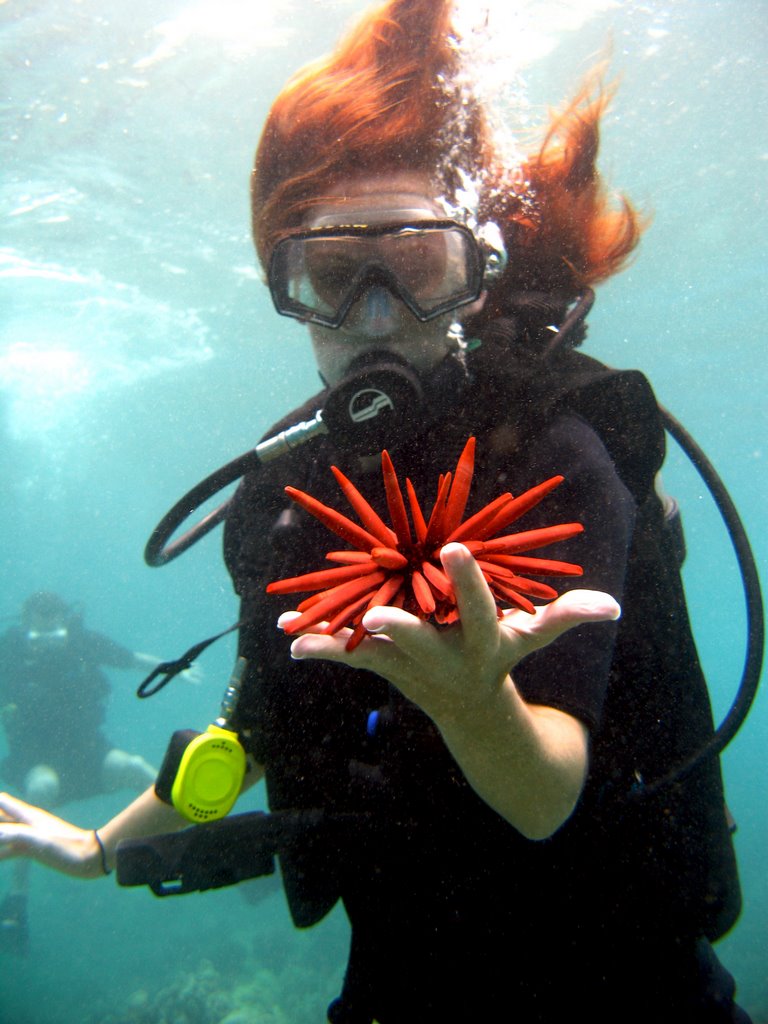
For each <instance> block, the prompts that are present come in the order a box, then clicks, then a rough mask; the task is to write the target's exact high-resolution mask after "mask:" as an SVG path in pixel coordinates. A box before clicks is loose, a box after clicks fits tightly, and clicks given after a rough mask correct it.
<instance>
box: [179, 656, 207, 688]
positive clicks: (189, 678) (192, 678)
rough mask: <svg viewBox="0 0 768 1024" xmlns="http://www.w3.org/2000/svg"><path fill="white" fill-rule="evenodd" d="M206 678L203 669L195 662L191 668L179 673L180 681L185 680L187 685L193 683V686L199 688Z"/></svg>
mask: <svg viewBox="0 0 768 1024" xmlns="http://www.w3.org/2000/svg"><path fill="white" fill-rule="evenodd" d="M204 678H205V673H204V672H203V667H202V665H201V664H200V663H199V662H197V661H193V662H192V664H191V665H190V666H189V668H185V669H184V671H183V672H180V673H179V679H183V680H184V682H185V683H192V685H193V686H199V685H200V683H202V681H203V679H204Z"/></svg>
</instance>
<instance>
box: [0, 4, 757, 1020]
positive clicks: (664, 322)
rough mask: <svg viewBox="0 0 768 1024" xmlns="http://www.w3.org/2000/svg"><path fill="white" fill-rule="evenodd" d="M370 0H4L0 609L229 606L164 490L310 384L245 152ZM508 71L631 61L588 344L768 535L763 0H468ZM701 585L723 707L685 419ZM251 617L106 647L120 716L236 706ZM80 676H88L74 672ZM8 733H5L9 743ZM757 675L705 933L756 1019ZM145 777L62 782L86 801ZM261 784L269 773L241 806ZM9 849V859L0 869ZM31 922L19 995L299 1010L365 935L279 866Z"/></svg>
mask: <svg viewBox="0 0 768 1024" xmlns="http://www.w3.org/2000/svg"><path fill="white" fill-rule="evenodd" d="M365 6H366V4H364V3H363V2H362V0H240V2H237V0H198V2H194V0H186V2H184V0H131V2H130V3H122V2H119V0H4V2H3V0H0V72H1V75H2V81H1V85H0V104H1V106H2V112H1V115H0V116H1V118H2V140H3V141H2V166H1V167H0V188H1V189H2V203H1V207H0V219H1V222H2V228H3V230H2V237H1V238H0V403H1V404H0V432H1V437H0V473H1V474H2V477H1V479H2V489H1V490H0V563H1V564H2V580H3V585H2V592H1V593H0V618H2V619H3V622H2V623H0V625H2V626H3V628H4V627H5V626H7V625H9V624H10V623H11V622H12V621H14V619H15V617H16V616H17V615H18V610H19V607H20V605H21V603H22V602H23V600H24V599H25V598H26V597H27V596H28V594H29V593H31V592H32V591H34V590H37V589H52V590H55V591H57V592H59V593H61V594H62V595H63V596H64V597H66V598H67V599H68V600H70V601H73V602H80V603H81V604H82V608H83V609H84V613H85V621H86V624H87V625H88V626H90V627H92V628H94V629H98V630H102V631H104V632H106V633H108V634H109V635H110V636H112V637H113V638H114V639H116V640H118V641H119V642H121V643H123V644H125V645H126V646H128V647H131V648H133V649H134V650H139V651H148V652H151V653H154V654H157V655H159V656H162V657H164V658H173V657H176V656H178V655H179V654H181V653H182V652H183V651H184V650H186V648H187V647H188V646H190V645H191V644H192V643H193V642H195V641H197V640H199V639H201V638H202V637H206V636H209V635H211V634H213V633H215V632H217V631H218V630H220V629H223V628H225V627H226V626H228V625H230V624H231V623H232V622H234V621H235V619H236V616H237V605H236V601H235V599H234V595H233V593H232V590H231V587H230V583H229V578H228V576H227V573H226V570H225V569H224V566H223V563H222V560H221V555H220V541H221V533H220V531H217V532H216V533H214V534H212V535H210V536H209V537H207V538H206V539H205V540H204V541H202V542H201V543H200V544H199V545H198V546H197V547H195V548H194V549H193V550H192V551H191V552H189V553H188V554H186V555H185V556H184V557H182V558H181V559H179V560H178V561H176V562H173V563H172V564H171V565H169V566H168V567H166V568H163V569H162V570H157V569H149V568H147V567H146V566H145V564H144V562H143V559H142V551H143V547H144V544H145V542H146V539H147V537H148V535H149V533H150V531H151V530H152V528H153V527H154V526H155V524H156V523H157V521H158V520H159V519H160V517H161V516H162V515H163V513H164V512H165V511H166V510H167V509H168V508H169V507H170V506H171V505H172V504H173V503H174V502H175V501H176V500H177V498H179V497H180V496H181V494H182V493H184V492H185V491H186V490H188V489H189V487H190V486H192V484H194V483H196V482H197V481H198V480H199V479H201V478H202V477H203V476H205V475H207V474H208V473H209V472H211V471H212V470H213V469H215V468H216V467H218V466H219V465H221V464H222V463H224V462H227V461H229V460H230V459H231V458H233V457H234V456H235V455H238V454H240V453H241V452H243V451H245V450H247V449H248V448H250V447H252V445H253V444H254V443H255V442H256V441H257V440H258V438H259V437H260V436H261V435H262V433H263V432H264V431H265V430H266V429H267V428H268V427H269V425H270V424H271V423H272V422H274V421H275V420H276V419H277V418H278V417H280V416H282V415H283V414H284V413H285V412H286V411H287V410H289V409H290V408H292V407H293V406H295V405H296V404H298V403H299V402H300V401H302V400H303V399H304V398H306V397H307V396H308V395H309V394H311V393H313V392H314V391H315V390H317V377H316V372H315V369H314V364H313V361H312V359H311V355H310V350H309V344H308V340H307V339H306V338H305V335H304V331H303V330H302V328H301V327H300V326H298V325H296V324H294V323H293V322H290V321H288V320H286V319H283V318H280V317H278V316H277V315H276V314H275V312H274V310H273V308H272V305H271V300H270V298H269V294H268V292H267V290H266V289H265V288H264V286H263V285H262V283H261V281H260V278H259V274H258V272H257V269H256V263H255V258H254V255H253V251H252V247H251V242H250V236H249V210H248V174H249V170H250V166H251V160H252V156H253V151H254V149H255V146H256V142H257V139H258V135H259V131H260V128H261V125H262V123H263V121H264V118H265V115H266V113H267V110H268V108H269V105H270V103H271V102H272V100H273V99H274V97H275V95H276V94H277V92H278V91H279V89H280V88H281V87H282V85H283V83H284V81H285V79H286V78H287V77H288V75H289V74H290V73H291V72H293V71H294V70H295V69H296V68H297V67H298V66H299V65H300V64H302V63H304V62H305V61H307V60H309V59H311V58H313V57H316V56H319V55H321V54H322V53H324V52H325V51H327V49H328V48H330V46H331V45H332V44H333V42H334V41H335V39H336V38H337V36H338V34H339V32H340V31H341V30H342V29H343V28H344V27H345V26H346V24H347V22H348V20H349V18H350V16H351V15H353V14H354V13H355V12H357V11H359V10H361V9H363V7H365ZM468 6H469V8H470V9H471V16H472V17H473V18H474V20H475V21H476V22H477V24H478V25H481V26H485V23H486V22H487V26H486V31H487V33H488V34H489V35H490V40H491V41H490V42H489V43H487V45H486V46H485V48H484V49H483V48H482V47H481V48H480V49H481V51H482V54H481V58H480V57H479V58H478V59H482V60H483V61H484V66H485V72H484V73H485V79H484V80H485V82H486V84H487V86H488V89H489V92H490V93H494V94H495V95H496V96H497V97H498V96H500V97H501V102H502V103H506V104H508V106H510V107H511V108H512V110H513V113H514V114H515V116H516V117H519V118H522V120H523V121H527V122H528V123H529V124H530V125H535V124H537V123H540V122H541V120H542V118H543V117H544V115H545V112H546V109H547V107H549V106H556V105H557V104H559V103H560V102H561V101H562V100H563V99H564V98H565V97H566V96H567V95H569V94H570V93H571V92H573V91H574V89H575V87H576V84H577V82H578V80H579V77H580V75H581V74H582V73H583V72H584V71H585V70H586V69H587V68H588V67H589V66H590V65H591V64H592V63H593V62H594V61H595V60H597V59H600V58H602V57H604V56H606V54H607V55H609V57H610V67H611V71H612V74H613V75H614V76H615V77H616V78H617V80H618V81H619V84H620V89H619V92H618V95H617V98H616V100H615V102H614V105H613V108H612V111H611V113H610V114H609V115H608V116H607V118H606V123H605V129H604V132H603V141H602V146H603V149H602V162H601V166H602V168H603V170H604V171H605V173H606V176H607V178H608V180H609V181H610V182H611V184H613V185H615V186H616V187H617V188H619V189H621V190H622V191H624V192H626V193H627V194H628V195H629V196H630V197H631V198H632V199H633V200H634V201H635V202H636V203H637V204H638V205H639V206H640V207H641V208H642V209H643V210H644V211H646V212H647V213H648V214H649V215H650V216H651V218H652V220H651V225H650V228H649V230H648V232H647V234H646V236H645V238H644V240H643V242H642V245H641V248H640V251H639V254H638V256H637V258H636V260H635V261H634V263H633V264H632V266H631V267H630V268H629V269H628V270H627V271H626V272H624V273H623V274H622V275H620V276H619V277H617V278H616V279H615V280H612V281H611V282H610V283H608V284H607V285H604V286H602V287H601V288H600V289H599V290H598V301H597V304H596V306H595V308H594V310H593V312H592V314H591V316H590V321H589V323H590V329H589V336H588V339H587V342H586V344H585V351H587V352H588V353H590V354H592V355H594V356H597V357H598V358H601V359H603V360H605V361H606V362H608V363H610V364H612V365H616V366H622V367H638V368H640V369H642V370H644V371H645V372H646V373H647V374H648V376H649V377H650V378H651V381H652V382H653V384H654V387H655V389H656V392H657V395H658V396H659V399H660V401H661V402H662V403H663V404H664V405H665V406H667V407H668V408H669V409H670V410H671V411H672V412H673V413H674V414H675V415H676V416H677V417H678V418H679V419H680V420H682V422H683V423H684V424H685V426H686V427H687V428H688V429H689V430H690V431H691V433H692V434H693V435H694V437H695V438H696V439H697V440H698V442H699V443H700V444H701V445H702V447H703V448H704V450H705V452H706V453H707V454H708V456H709V457H710V459H711V460H712V461H713V462H714V463H715V465H716V466H717V468H718V470H719V472H720V474H721V476H722V477H723V480H724V482H725V484H726V486H727V487H728V489H729V491H730V494H731V496H732V498H733V499H734V501H735V502H736V505H737V506H738V508H739V511H740V513H741V515H742V517H743V520H744V523H745V525H746V527H747V530H748V533H749V535H750V538H751V541H752V544H753V548H754V553H755V556H756V558H757V561H758V564H759V565H760V566H764V565H765V559H766V535H765V533H764V532H763V527H764V522H765V512H766V486H765V480H766V454H767V453H766V440H767V439H768V432H767V430H766V426H767V424H766V405H767V404H768V403H766V397H765V396H766V387H767V385H768V379H767V378H768V373H767V372H766V357H765V338H764V333H765V325H766V322H768V301H767V291H768V287H767V285H766V238H767V237H768V217H766V172H767V171H768V133H767V132H766V126H768V75H767V74H766V55H767V54H768V4H767V3H766V2H765V0H668V2H667V3H661V2H657V0H651V2H648V3H620V4H619V3H615V2H610V0H584V2H576V0H571V2H566V0H563V2H559V3H558V2H519V3H516V2H514V0H495V2H494V3H491V4H483V3H480V2H477V3H469V4H468ZM664 478H665V484H666V488H667V490H668V491H670V492H671V493H672V494H674V495H675V496H676V497H677V499H678V501H679V502H680V505H681V507H682V512H683V522H684V526H685V531H686V537H687V543H688V558H687V563H686V569H685V574H686V586H687V590H688V596H689V601H690V609H691V613H692V616H693V620H694V624H695V630H696V636H697V642H698V644H699V647H700V651H701V654H702V657H703V660H704V663H705V666H706V670H707V674H708V678H709V681H710V690H711V694H712V700H713V705H714V708H715V712H716V715H717V717H718V720H719V719H721V718H722V717H723V715H724V714H725V713H726V711H727V710H728V707H729V706H730V703H731V701H732V700H733V697H734V695H735V692H736V688H737V686H738V683H739V678H740V674H741V670H742V665H743V660H744V649H745V615H744V599H743V592H742V587H741V582H740V579H739V576H738V572H737V568H736V562H735V559H734V556H733V552H732V548H731V545H730V543H729V540H728V536H727V534H726V532H725V530H724V528H723V525H722V522H721V520H720V518H719V515H718V513H717V511H716V509H715V508H714V506H713V504H712V501H711V499H710V497H709V495H708V492H707V490H706V488H705V487H704V485H703V484H702V482H701V480H700V478H699V477H698V475H697V474H696V472H695V471H694V470H693V469H692V468H691V466H690V464H689V463H688V462H687V460H686V459H685V458H684V457H683V456H682V455H681V454H680V452H679V451H678V450H677V448H676V446H675V445H674V443H670V455H669V458H668V464H667V468H666V470H665V474H664ZM234 649H235V645H234V639H233V638H232V637H229V638H227V639H225V640H222V641H221V642H220V643H219V644H218V645H216V646H215V647H214V648H212V649H211V650H210V651H209V652H207V653H206V654H205V655H204V656H203V658H202V660H201V667H202V669H203V671H204V678H203V680H202V682H201V683H200V684H199V685H191V684H188V683H185V682H180V681H176V682H175V683H174V684H173V685H171V686H170V687H168V688H167V689H165V690H163V692H162V693H161V694H159V695H158V696H156V697H155V698H154V699H153V700H151V701H139V700H137V699H136V697H135V690H136V686H137V685H138V683H139V682H140V676H139V675H138V674H134V673H127V672H112V673H110V679H111V683H112V698H111V701H110V706H109V721H108V728H107V732H108V735H109V737H110V739H111V740H112V742H113V743H114V744H115V745H117V746H120V747H123V748H124V749H127V750H131V751H136V752H139V753H141V754H143V755H144V756H145V757H147V758H148V759H150V760H151V761H153V763H156V764H159V762H160V761H161V759H162V756H163V753H164V751H165V746H166V743H167V740H168V737H169V735H170V733H171V732H172V731H173V730H174V729H176V728H181V727H195V728H204V726H205V725H206V724H207V723H208V722H209V721H211V720H212V718H213V717H215V715H216V714H217V713H218V708H219V701H220V698H221V696H222V694H223V690H224V687H225V685H226V681H227V678H228V675H229V672H230V669H231V664H232V660H233V654H234ZM75 699H76V697H75ZM3 744H4V740H3V739H2V738H0V756H2V755H3V753H4V746H3ZM767 748H768V695H766V693H765V692H761V693H760V694H758V699H757V701H756V703H755V706H754V707H753V710H752V712H751V714H750V716H749V718H748V719H747V722H746V724H745V726H744V727H743V728H742V729H741V731H740V732H739V733H738V735H737V737H736V739H735V740H734V741H733V742H732V743H731V745H730V746H729V747H728V748H727V750H726V752H725V755H724V757H723V766H724V772H725V777H726V783H727V789H728V798H729V806H730V809H731V811H732V813H733V815H734V816H735V818H736V820H737V822H738V832H737V836H736V842H737V847H738V853H739V858H740V868H741V875H742V881H743V888H744V911H743V914H742V917H741V919H740V921H739V923H738V924H737V926H736V927H735V928H734V930H733V931H732V932H731V933H730V934H729V935H728V936H727V937H726V938H725V939H724V940H722V941H721V942H720V943H719V944H718V951H719V954H720V955H721V957H722V959H723V960H724V962H725V963H726V964H727V966H728V967H729V969H730V970H731V971H732V972H733V973H734V974H735V976H736V978H737V981H738V984H739V992H740V1002H741V1003H742V1005H744V1006H745V1007H746V1008H747V1009H748V1010H749V1011H750V1013H751V1014H752V1016H753V1018H754V1020H755V1024H761V1022H762V1024H766V1022H768V969H767V968H768V872H767V871H766V868H765V850H766V841H767V840H768V799H767V798H766V796H767V794H766V778H767V773H766V754H765V751H766V749H767ZM129 797H130V794H128V793H120V794H116V795H113V796H109V797H106V796H105V797H100V798H98V799H92V800H89V801H82V802H79V803H77V804H72V805H70V806H68V807H66V808H65V809H64V811H63V814H64V816H65V817H67V818H70V819H71V820H73V821H75V822H77V823H78V824H81V825H83V826H85V827H93V826H94V825H96V824H100V823H102V822H103V821H104V820H106V819H107V818H108V817H111V816H112V814H113V813H115V812H116V811H117V810H118V809H120V808H121V807H122V806H124V805H125V804H126V803H127V802H128V799H129ZM262 805H263V791H262V789H261V787H258V788H257V790H256V791H255V792H253V793H252V794H249V796H248V797H247V798H246V799H245V800H243V801H242V802H241V803H240V804H239V805H238V808H239V809H240V810H246V809H248V808H251V807H260V806H262ZM10 880H11V866H10V865H9V864H0V896H1V895H2V893H3V892H4V891H5V890H6V889H7V888H8V886H9V885H10ZM30 927H31V951H30V955H29V956H28V957H27V958H24V959H11V958H9V957H5V956H2V955H0V1018H2V1020H4V1021H8V1022H11V1021H12V1022H14V1024H72V1022H78V1024H95V1022H100V1024H105V1022H112V1024H127V1022H133V1024H157V1022H161V1021H166V1020H168V1021H172V1020H173V1021H177V1022H181V1024H185V1022H189V1024H192V1022H196V1024H197V1022H199V1024H219V1022H222V1021H224V1020H226V1021H227V1022H228V1024H236V1022H241V1024H245V1022H249V1024H284V1022H290V1024H305V1022H306V1024H311V1022H319V1021H322V1020H324V1019H325V1007H326V1005H327V1003H328V1001H329V999H330V998H331V997H332V996H334V995H335V994H336V992H337V991H338V986H339V984H340V981H341V977H342V971H343V966H344V962H345V956H346V943H347V937H348V936H347V929H346V923H345V920H344V918H343V915H341V914H340V913H339V912H338V911H336V912H334V913H333V914H332V915H331V916H330V917H329V918H328V919H327V920H326V921H324V922H323V923H322V924H321V925H319V926H317V927H315V928H314V929H311V930H310V931H307V932H297V931H295V930H294V929H293V927H292V925H291V923H290V920H289V917H288V913H287V910H286V908H285V905H284V902H283V898H282V895H281V894H280V893H279V891H275V889H274V886H273V885H271V884H270V883H269V882H268V881H261V882H260V881H254V882H251V883H248V884H247V885H243V886H239V887H233V888H231V889H225V890H220V891H216V892H208V893H205V894H198V895H189V896H185V897H178V898H168V899H164V900H158V899H156V898H155V897H153V896H152V895H151V894H150V893H149V891H148V890H147V889H143V888H141V889H120V888H119V887H118V886H117V885H116V884H115V882H114V879H110V880H108V881H101V882H100V883H94V882H92V883H82V882H78V881H74V880H71V879H68V878H65V877H63V876H59V875H56V874H54V873H50V872H45V871H44V870H43V869H41V868H35V869H34V870H33V876H32V889H31V894H30Z"/></svg>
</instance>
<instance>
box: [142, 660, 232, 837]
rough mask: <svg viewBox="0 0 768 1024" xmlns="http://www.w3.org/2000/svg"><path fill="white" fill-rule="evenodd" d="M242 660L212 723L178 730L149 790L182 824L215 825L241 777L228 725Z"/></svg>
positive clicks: (228, 808) (230, 803) (229, 803)
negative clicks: (169, 806) (202, 729)
mask: <svg viewBox="0 0 768 1024" xmlns="http://www.w3.org/2000/svg"><path fill="white" fill-rule="evenodd" d="M246 665H247V662H246V660H245V658H238V659H237V662H236V663H235V668H234V670H233V672H232V676H231V678H230V680H229V685H228V687H227V692H226V693H225V695H224V700H223V701H222V703H221V713H220V715H219V717H218V718H217V719H216V721H215V722H212V723H211V725H209V726H208V728H207V729H206V730H205V732H203V733H200V732H197V731H195V730H193V729H181V730H179V731H178V732H175V733H174V734H173V736H172V737H171V741H170V743H169V744H168V750H167V751H166V754H165V758H164V760H163V764H162V767H161V768H160V773H159V775H158V776H157V781H156V782H155V792H156V793H157V795H158V797H159V798H160V799H161V800H163V801H164V802H165V803H167V804H173V806H174V807H175V808H176V810H177V811H178V812H179V814H181V815H183V817H185V818H186V819H187V821H191V822H194V823H196V824H197V823H200V822H204V821H215V820H216V819H217V818H223V817H224V816H225V815H227V814H229V812H230V811H231V810H232V807H233V805H234V803H235V800H237V797H238V794H239V793H240V789H241V787H242V784H243V778H244V776H245V768H246V763H245V751H244V750H243V747H242V744H241V743H240V740H239V739H238V736H237V733H236V732H233V731H232V730H231V729H230V728H228V726H229V722H230V719H231V717H232V715H233V714H234V711H235V708H236V707H237V701H238V698H239V696H240V686H241V685H242V680H243V674H244V672H245V668H246Z"/></svg>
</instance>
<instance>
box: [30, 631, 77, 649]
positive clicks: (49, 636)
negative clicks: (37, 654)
mask: <svg viewBox="0 0 768 1024" xmlns="http://www.w3.org/2000/svg"><path fill="white" fill-rule="evenodd" d="M68 640H69V630H68V629H67V627H66V626H57V627H55V628H54V629H28V630H27V643H28V644H29V645H30V646H31V647H35V648H37V649H43V648H49V647H51V648H53V647H63V646H64V645H65V644H66V643H67V641H68Z"/></svg>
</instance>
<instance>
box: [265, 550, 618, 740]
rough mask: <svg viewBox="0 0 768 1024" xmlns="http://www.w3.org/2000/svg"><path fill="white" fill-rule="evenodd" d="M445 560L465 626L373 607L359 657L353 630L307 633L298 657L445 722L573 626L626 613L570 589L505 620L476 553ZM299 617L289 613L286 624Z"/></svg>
mask: <svg viewBox="0 0 768 1024" xmlns="http://www.w3.org/2000/svg"><path fill="white" fill-rule="evenodd" d="M440 558H441V561H442V564H443V568H444V569H445V572H446V573H447V575H448V576H449V578H450V579H451V582H452V584H453V588H454V591H455V594H456V602H457V605H458V608H459V617H460V621H459V622H458V623H456V624H454V625H452V626H449V627H438V626H435V625H433V624H432V623H430V622H426V621H424V620H422V619H418V618H417V617H416V616H414V615H411V614H409V613H408V612H405V611H403V610H402V609H399V608H392V607H379V608H373V609H371V610H370V611H369V612H366V614H365V616H364V617H363V624H364V625H365V627H366V629H368V630H369V631H370V632H371V633H373V634H374V635H373V636H369V637H366V638H365V639H364V640H363V642H362V643H361V644H360V646H359V647H358V648H356V649H355V650H354V651H351V652H348V651H346V650H345V643H346V639H347V637H348V636H349V632H350V631H349V630H342V631H340V632H339V633H337V634H335V635H334V636H323V635H321V634H318V633H313V632H309V633H305V634H303V635H302V636H300V637H298V638H297V639H296V640H294V641H293V643H292V645H291V654H292V655H293V657H294V658H298V659H303V658H320V659H324V660H328V661H338V662H342V663H344V664H347V665H351V666H354V667H357V668H364V669H369V670H370V671H373V672H376V673H377V674H378V675H380V676H383V677H384V678H385V679H387V680H389V682H391V683H392V684H393V685H395V686H396V687H397V688H398V689H399V690H400V691H401V693H403V694H404V695H405V696H406V697H408V699H409V700H412V701H413V702H414V703H416V704H418V705H419V707H421V708H422V710H424V711H425V712H426V713H427V714H428V715H429V716H430V717H431V718H432V719H433V720H435V721H436V722H439V721H440V720H441V719H445V718H446V717H448V718H453V717H454V716H456V715H457V714H461V713H464V712H466V711H467V710H469V709H470V708H471V707H472V706H473V705H474V706H481V705H483V704H485V703H486V702H487V701H488V700H489V699H490V698H491V696H492V695H493V694H494V693H496V692H498V690H499V688H500V687H501V686H502V684H503V682H504V680H505V679H506V677H507V674H508V673H509V672H510V671H511V670H512V669H513V668H514V666H515V665H516V664H517V663H518V662H519V661H521V660H522V659H523V658H524V657H525V656H526V655H528V654H530V653H531V652H532V651H535V650H537V649H538V648H540V647H545V646H546V645H547V644H549V643H551V642H552V641H553V640H555V639H556V638H557V637H558V636H560V635H561V634H562V633H564V632H566V631H567V630H568V629H571V628H572V627H573V626H577V625H580V624H581V623H584V622H600V621H603V620H607V619H616V618H618V616H619V614H620V609H619V606H618V604H617V603H616V601H615V600H614V599H613V598H612V597H610V595H608V594H604V593H602V592H600V591H592V590H571V591H568V592H567V593H565V594H563V595H562V596H561V597H559V598H557V600H555V601H553V602H551V603H550V604H548V605H544V606H541V607H538V608H537V609H536V612H535V614H533V615H531V614H529V613H528V612H524V611H507V612H505V613H504V615H503V617H502V618H501V619H499V617H498V613H497V608H496V604H495V601H494V599H493V595H492V594H491V592H490V590H489V588H488V585H487V583H486V581H485V579H484V578H483V574H482V572H481V571H480V568H479V566H478V565H477V562H476V561H475V559H474V558H473V557H472V555H471V554H470V553H469V551H467V549H466V548H465V547H463V545H461V544H447V545H446V546H445V547H444V548H443V549H442V551H441V553H440ZM295 615H296V613H295V612H288V613H286V616H287V617H286V616H281V618H280V620H279V624H282V623H285V622H287V621H289V620H290V618H293V617H295ZM317 628H319V627H317Z"/></svg>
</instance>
